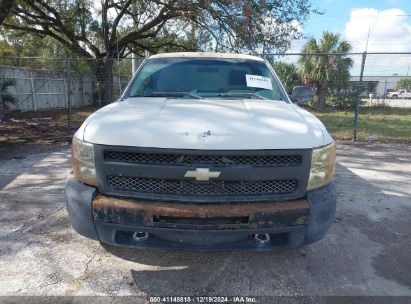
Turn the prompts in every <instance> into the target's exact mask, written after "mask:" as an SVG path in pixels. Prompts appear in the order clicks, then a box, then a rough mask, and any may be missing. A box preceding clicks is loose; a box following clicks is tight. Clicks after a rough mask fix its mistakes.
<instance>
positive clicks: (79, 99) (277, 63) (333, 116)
mask: <svg viewBox="0 0 411 304" xmlns="http://www.w3.org/2000/svg"><path fill="white" fill-rule="evenodd" d="M261 57H265V58H266V59H267V60H268V61H270V62H271V63H272V64H273V66H274V68H275V70H276V72H277V74H278V76H279V77H280V79H281V81H282V82H283V84H284V86H285V88H286V90H287V91H288V93H291V91H292V88H293V87H294V86H297V85H309V86H311V87H313V89H314V90H315V98H314V100H313V102H312V103H311V104H310V105H308V106H306V107H307V109H308V110H309V111H312V112H314V114H316V115H317V116H318V117H319V118H320V119H321V120H322V121H323V122H324V123H325V125H326V127H327V128H328V129H329V130H330V131H331V133H332V135H333V136H334V137H336V138H342V139H367V138H380V139H385V138H391V139H394V140H399V141H402V140H409V136H410V135H407V134H406V133H411V132H410V131H411V130H410V129H411V128H410V125H409V123H410V121H409V119H410V116H411V112H410V111H411V76H410V77H409V74H410V73H411V53H349V54H296V53H293V54H265V55H261ZM143 60H144V58H137V59H131V58H125V59H117V58H115V59H78V58H76V59H57V58H0V77H1V79H3V81H4V79H8V80H12V81H13V85H11V86H9V87H8V89H7V91H8V94H10V95H11V96H13V97H14V99H15V101H14V102H10V103H7V102H3V104H4V105H5V108H6V110H8V111H9V113H8V115H7V116H8V117H9V119H14V120H19V119H18V118H21V117H23V118H24V119H30V118H33V119H42V118H47V119H51V120H53V121H54V120H56V119H57V120H58V121H59V122H60V123H61V124H63V123H64V125H65V127H66V128H67V129H68V130H70V131H72V130H74V129H76V128H77V127H78V126H79V124H81V122H82V121H83V120H84V119H85V117H87V115H89V114H90V113H91V112H93V111H95V110H96V109H98V108H100V107H102V106H104V105H106V104H108V103H110V102H112V101H115V100H117V99H118V98H119V96H120V95H121V93H122V92H123V90H124V89H125V87H126V86H127V84H128V82H129V81H130V79H131V77H132V75H133V66H134V69H136V67H137V66H138V65H139V64H141V62H142V61H143ZM2 94H5V93H4V90H3V92H2V93H1V94H0V95H2ZM4 100H5V98H3V101H4ZM16 117H17V118H16ZM391 120H392V121H393V122H394V124H391V125H390V124H389V123H386V124H385V125H384V121H388V122H390V121H391ZM384 128H388V129H389V130H391V135H390V134H388V135H387V134H386V133H387V130H385V131H384ZM393 133H396V134H394V136H393V135H392V134H393Z"/></svg>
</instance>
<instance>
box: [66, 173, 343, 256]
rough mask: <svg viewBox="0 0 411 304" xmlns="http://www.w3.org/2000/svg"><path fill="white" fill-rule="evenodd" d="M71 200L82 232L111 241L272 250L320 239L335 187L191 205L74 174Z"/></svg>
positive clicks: (331, 212) (328, 222)
mask: <svg viewBox="0 0 411 304" xmlns="http://www.w3.org/2000/svg"><path fill="white" fill-rule="evenodd" d="M66 200H67V209H68V212H69V216H70V220H71V222H72V225H73V227H74V229H75V230H76V231H78V232H79V233H80V234H82V235H84V236H86V237H89V238H92V239H96V240H100V241H102V242H104V243H109V244H112V245H121V246H128V247H144V248H147V247H155V248H168V249H170V248H177V249H189V250H234V249H242V250H271V249H274V248H290V247H296V246H299V245H301V244H304V243H310V242H313V241H316V240H318V239H321V238H322V237H323V236H324V235H325V233H326V231H327V230H328V228H329V227H330V225H331V222H332V219H333V218H334V211H335V203H336V196H335V185H334V184H333V183H332V184H330V185H329V186H326V187H324V188H322V189H319V190H316V191H312V192H308V193H307V195H306V197H304V198H302V199H298V200H292V201H283V202H265V203H253V202H248V203H220V204H192V203H190V204H188V203H168V202H155V201H140V200H135V199H124V198H118V197H109V196H104V195H101V194H98V192H97V190H96V189H95V188H93V187H89V186H86V185H83V184H81V183H79V182H77V181H76V180H75V179H74V178H73V177H72V176H69V177H68V179H67V183H66Z"/></svg>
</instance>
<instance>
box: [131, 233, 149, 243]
mask: <svg viewBox="0 0 411 304" xmlns="http://www.w3.org/2000/svg"><path fill="white" fill-rule="evenodd" d="M147 239H148V233H147V232H140V231H136V232H134V233H133V240H134V241H136V242H142V241H145V240H147Z"/></svg>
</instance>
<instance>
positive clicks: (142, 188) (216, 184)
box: [107, 175, 298, 196]
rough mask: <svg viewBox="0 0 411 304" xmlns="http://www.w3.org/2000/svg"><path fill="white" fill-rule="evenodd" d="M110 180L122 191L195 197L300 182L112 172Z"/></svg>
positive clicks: (264, 191) (276, 189)
mask: <svg viewBox="0 0 411 304" xmlns="http://www.w3.org/2000/svg"><path fill="white" fill-rule="evenodd" d="M107 180H108V183H109V184H110V186H111V187H112V188H114V189H117V190H122V191H133V192H141V193H155V194H174V195H192V196H195V195H206V196H225V195H226V196H232V195H243V196H244V195H270V194H285V193H291V192H293V191H295V190H296V188H297V184H298V181H297V180H292V179H291V180H267V181H210V182H195V181H185V180H172V179H157V178H140V177H129V176H113V175H111V176H108V177H107Z"/></svg>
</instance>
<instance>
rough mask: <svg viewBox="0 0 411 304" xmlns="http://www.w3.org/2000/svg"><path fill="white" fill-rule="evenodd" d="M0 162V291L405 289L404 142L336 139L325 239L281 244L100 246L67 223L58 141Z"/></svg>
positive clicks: (408, 238)
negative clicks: (269, 247)
mask: <svg viewBox="0 0 411 304" xmlns="http://www.w3.org/2000/svg"><path fill="white" fill-rule="evenodd" d="M17 158H18V159H12V160H3V161H0V201H1V204H0V223H1V225H0V269H1V270H2V271H1V272H0V295H3V296H5V295H48V296H53V295H66V296H67V295H111V296H117V295H137V296H141V297H142V299H147V297H148V296H156V295H224V296H230V295H248V296H264V295H266V296H270V295H274V296H275V295H296V296H298V295H306V296H307V295H308V296H318V295H354V296H357V295H358V296H362V295H375V296H379V295H407V296H411V275H410V269H411V254H410V252H411V225H410V223H411V187H410V180H411V147H410V146H400V145H364V144H356V145H354V144H347V143H345V144H344V143H339V145H338V164H337V172H336V181H337V188H338V197H339V201H338V206H337V213H336V217H335V221H334V225H333V227H332V228H331V231H330V233H329V234H328V235H327V236H326V238H325V239H323V240H321V241H319V242H317V243H314V244H312V245H309V246H304V247H301V248H298V249H295V250H290V251H276V252H268V253H267V252H265V253H253V252H227V253H192V252H165V251H154V250H131V249H122V248H114V247H110V246H104V247H102V246H101V245H100V244H99V243H98V242H95V241H91V240H88V239H86V238H83V237H81V236H79V235H77V234H76V233H75V232H74V231H73V230H72V228H71V227H70V225H69V222H68V219H67V213H66V209H65V202H64V199H63V185H64V181H65V177H66V174H67V172H68V171H69V167H70V158H69V149H68V147H67V146H59V147H54V148H53V149H49V150H47V151H40V152H35V153H28V152H25V153H23V152H22V153H21V154H19V155H18V157H17Z"/></svg>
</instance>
